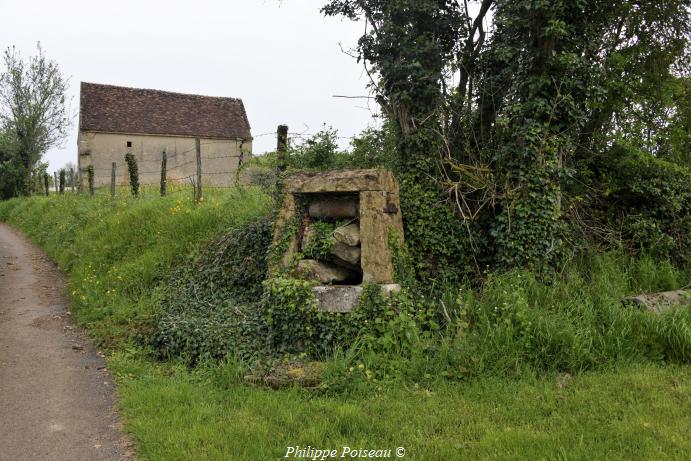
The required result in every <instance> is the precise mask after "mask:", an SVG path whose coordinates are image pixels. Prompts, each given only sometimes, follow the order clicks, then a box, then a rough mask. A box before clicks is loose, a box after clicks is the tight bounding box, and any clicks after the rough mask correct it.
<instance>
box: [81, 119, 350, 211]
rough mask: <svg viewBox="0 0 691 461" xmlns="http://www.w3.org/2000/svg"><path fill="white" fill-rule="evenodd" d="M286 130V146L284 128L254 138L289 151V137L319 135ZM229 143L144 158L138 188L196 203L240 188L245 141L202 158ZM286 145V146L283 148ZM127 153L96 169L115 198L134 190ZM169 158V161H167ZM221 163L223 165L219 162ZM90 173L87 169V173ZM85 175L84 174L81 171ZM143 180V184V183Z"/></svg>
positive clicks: (138, 165)
mask: <svg viewBox="0 0 691 461" xmlns="http://www.w3.org/2000/svg"><path fill="white" fill-rule="evenodd" d="M283 129H284V130H285V131H284V132H283V136H284V138H283V139H282V140H283V143H281V136H282V135H281V128H280V127H279V130H278V132H276V131H271V132H268V131H267V132H264V133H260V134H257V135H254V136H253V137H252V138H253V139H256V138H261V137H264V136H277V141H278V142H277V146H278V149H279V150H281V149H283V151H284V152H285V149H286V148H287V147H286V146H287V141H288V137H287V136H291V137H292V138H297V139H306V138H309V137H312V136H314V135H315V133H308V132H307V131H305V132H301V133H297V132H288V131H287V127H285V126H284V127H283ZM337 138H338V139H351V140H352V139H354V137H352V136H337ZM223 143H225V144H227V143H228V140H206V141H201V140H200V139H198V138H197V139H195V146H194V147H193V148H190V149H187V150H183V151H180V152H178V151H176V152H173V153H171V154H168V153H166V152H165V151H162V152H160V153H159V154H156V155H159V156H160V158H158V159H156V158H151V157H152V155H151V153H146V154H144V155H146V156H145V157H144V155H142V157H144V158H140V159H135V165H136V169H137V172H136V174H134V176H135V178H134V179H135V180H136V182H137V183H138V184H139V183H141V187H140V188H139V189H138V190H139V191H141V193H142V194H146V195H149V194H151V193H153V191H156V192H157V193H158V194H159V195H161V196H163V195H171V194H181V193H190V192H192V193H193V194H194V200H195V201H196V202H199V201H200V200H201V199H202V190H203V189H228V188H237V187H238V186H239V185H241V173H242V172H241V169H242V165H243V160H244V152H243V150H242V142H240V143H239V144H240V145H239V147H238V142H237V141H236V147H235V149H236V151H237V152H236V153H229V154H224V153H221V154H219V153H215V154H212V155H207V156H202V154H201V152H202V148H203V147H204V146H211V145H218V144H223ZM281 146H283V147H281ZM124 157H125V154H123V161H122V163H120V162H115V163H114V164H113V165H111V168H103V167H98V168H96V167H92V168H91V171H92V172H93V176H94V179H93V180H94V181H95V182H98V183H99V187H102V188H104V189H105V188H106V186H105V184H107V183H108V181H110V191H111V195H112V196H115V195H116V194H121V193H127V192H125V191H126V190H127V189H130V183H131V182H133V181H132V180H131V176H132V174H131V172H130V170H129V169H128V166H127V164H126V162H125V160H124ZM164 159H165V160H164ZM232 159H237V163H235V165H233V166H230V165H229V167H230V168H229V169H228V167H226V168H224V169H222V170H219V168H221V167H223V165H224V162H223V161H224V160H228V161H231V162H232V161H233V160H232ZM209 162H213V165H212V166H211V167H210V168H209V171H205V169H204V166H207V167H208V166H209ZM219 162H220V163H219ZM83 171H86V170H83ZM80 174H82V171H80ZM278 176H279V175H278V174H276V175H273V177H274V179H273V180H272V181H273V182H275V181H276V179H277V178H278ZM154 177H155V178H159V179H158V181H154V179H153V178H154ZM142 180H143V182H142ZM79 183H80V184H81V187H80V189H81V190H82V191H84V192H86V191H90V190H91V189H92V187H89V188H88V189H87V188H86V187H85V180H84V178H83V177H82V178H81V180H80V181H79Z"/></svg>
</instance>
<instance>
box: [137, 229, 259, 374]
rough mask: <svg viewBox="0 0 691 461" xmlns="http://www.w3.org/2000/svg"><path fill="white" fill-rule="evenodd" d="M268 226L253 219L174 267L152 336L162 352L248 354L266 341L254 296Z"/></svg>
mask: <svg viewBox="0 0 691 461" xmlns="http://www.w3.org/2000/svg"><path fill="white" fill-rule="evenodd" d="M272 230H273V226H272V221H271V220H270V219H269V218H260V219H255V220H252V221H250V222H248V223H246V224H243V225H241V226H239V227H236V228H234V229H232V230H231V231H229V232H226V233H224V234H223V235H221V236H220V237H218V238H216V239H214V240H212V241H211V242H210V243H208V244H207V245H206V246H205V247H204V248H203V249H202V250H201V251H200V253H199V254H198V255H197V257H196V258H194V259H193V260H190V261H189V262H188V263H186V264H183V265H181V266H180V267H179V268H178V269H177V270H176V271H175V273H174V274H173V275H172V276H171V278H170V280H169V282H168V283H167V285H166V287H165V288H164V289H163V291H164V294H163V300H162V312H161V315H160V317H159V319H158V322H157V327H156V333H155V334H154V335H153V337H152V340H151V344H152V345H153V346H154V347H155V348H156V349H157V350H158V351H159V354H160V355H161V356H162V357H165V358H174V357H179V358H182V359H183V360H184V361H186V362H188V363H196V362H197V361H198V360H203V359H221V358H224V357H225V356H226V355H235V356H238V357H242V358H244V359H248V358H249V357H251V356H252V355H254V354H256V353H257V352H258V350H260V349H262V348H263V347H264V346H263V338H264V337H265V336H266V333H265V332H264V330H265V329H266V327H265V321H264V318H263V314H262V313H261V312H260V310H259V308H258V300H259V299H260V297H261V295H262V281H263V280H264V278H265V277H266V270H267V256H266V255H267V248H268V247H269V244H270V242H271V236H272Z"/></svg>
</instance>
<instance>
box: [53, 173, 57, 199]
mask: <svg viewBox="0 0 691 461" xmlns="http://www.w3.org/2000/svg"><path fill="white" fill-rule="evenodd" d="M53 186H55V193H56V194H57V193H58V172H57V171H53Z"/></svg>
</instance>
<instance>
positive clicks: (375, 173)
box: [284, 168, 399, 195]
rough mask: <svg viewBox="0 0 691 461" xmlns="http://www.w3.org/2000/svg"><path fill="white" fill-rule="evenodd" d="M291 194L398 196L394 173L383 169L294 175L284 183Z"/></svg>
mask: <svg viewBox="0 0 691 461" xmlns="http://www.w3.org/2000/svg"><path fill="white" fill-rule="evenodd" d="M284 190H285V191H286V192H288V193H291V194H318V193H348V192H350V193H358V192H361V191H384V192H389V193H392V194H396V195H398V193H399V190H398V183H397V182H396V180H395V179H394V176H393V173H391V172H390V171H388V170H382V169H376V168H373V169H367V170H334V171H320V172H314V173H298V174H294V175H292V176H291V177H289V178H288V179H286V181H285V183H284Z"/></svg>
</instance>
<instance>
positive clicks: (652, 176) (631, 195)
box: [601, 144, 691, 265]
mask: <svg viewBox="0 0 691 461" xmlns="http://www.w3.org/2000/svg"><path fill="white" fill-rule="evenodd" d="M606 159H607V161H606V163H605V164H604V165H602V170H601V171H602V173H601V175H602V182H603V183H604V184H605V186H606V190H605V191H604V193H603V196H604V199H605V200H604V203H603V206H601V211H602V212H603V213H604V216H606V218H605V219H608V220H609V225H610V226H612V227H614V228H616V229H621V233H622V236H623V238H624V241H625V242H627V243H628V247H629V248H630V249H631V250H633V251H639V250H643V251H645V252H648V253H650V254H651V255H653V256H655V257H656V258H658V259H665V258H670V259H671V260H673V261H675V262H676V263H677V264H680V265H684V264H687V263H690V262H691V238H689V236H691V171H690V170H689V169H688V168H686V167H683V166H680V165H675V164H673V163H669V162H666V161H664V160H660V159H656V158H655V157H652V156H651V155H649V154H646V153H644V152H641V151H638V150H636V149H635V148H632V147H630V146H626V145H622V144H617V145H615V146H614V147H613V148H612V149H611V151H610V153H609V155H608V156H606Z"/></svg>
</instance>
